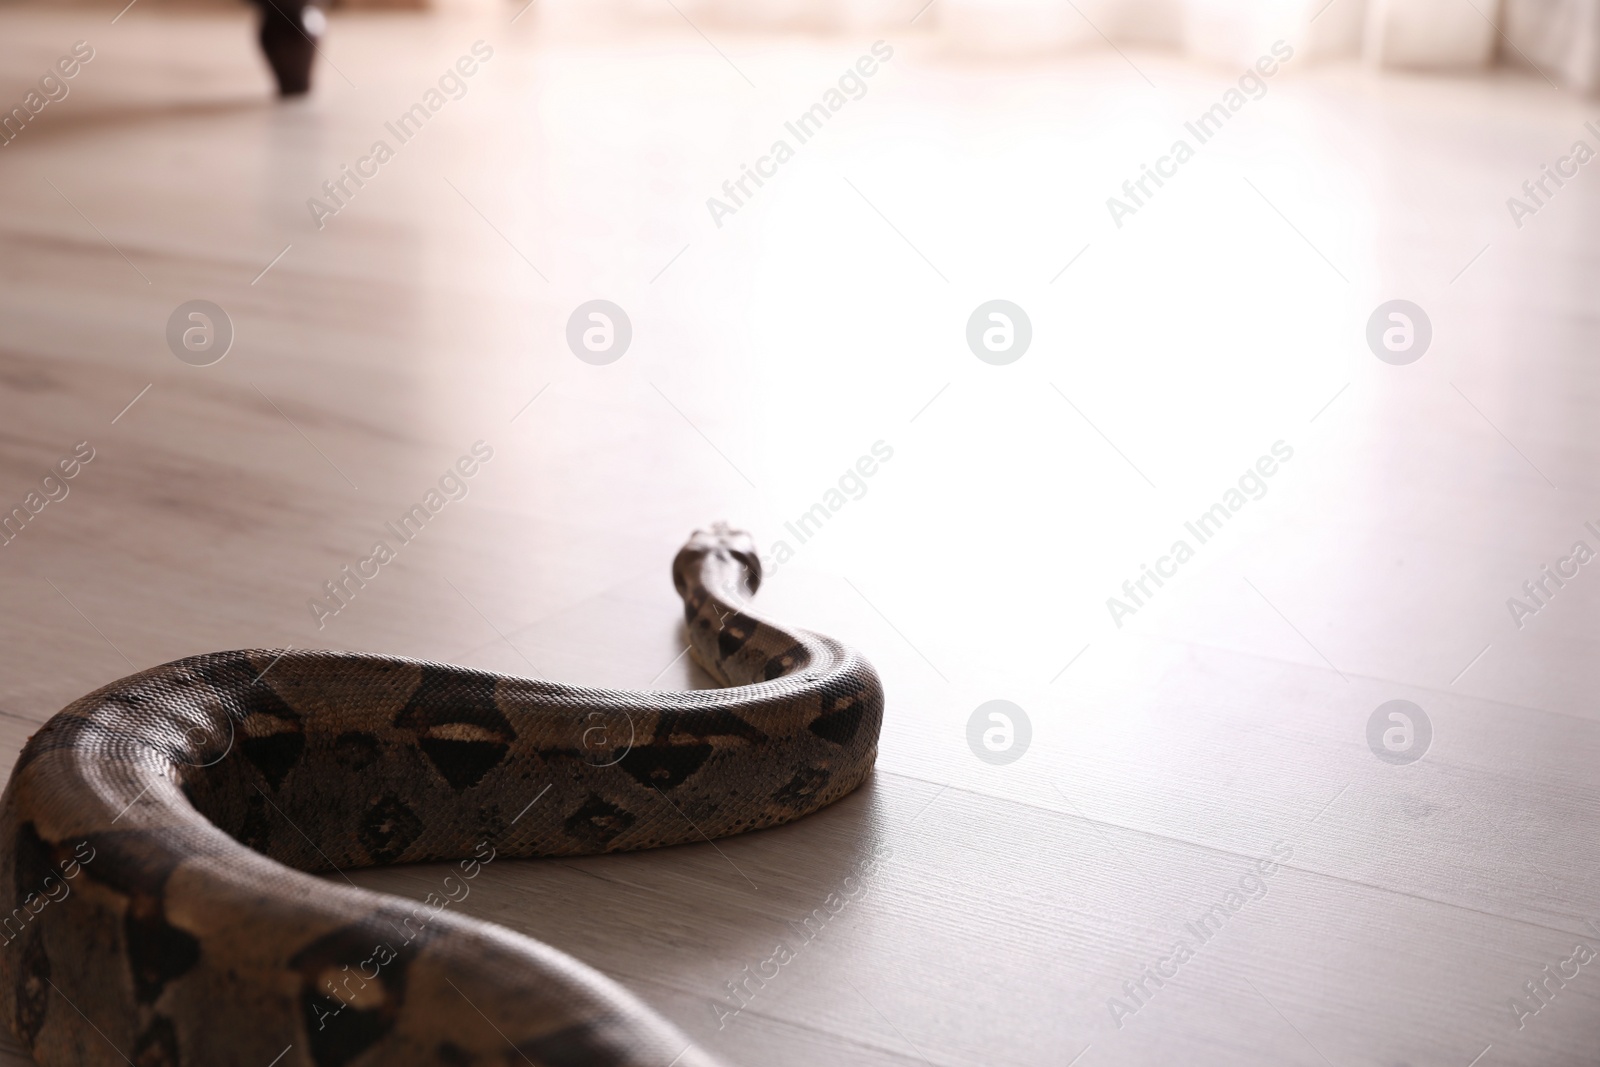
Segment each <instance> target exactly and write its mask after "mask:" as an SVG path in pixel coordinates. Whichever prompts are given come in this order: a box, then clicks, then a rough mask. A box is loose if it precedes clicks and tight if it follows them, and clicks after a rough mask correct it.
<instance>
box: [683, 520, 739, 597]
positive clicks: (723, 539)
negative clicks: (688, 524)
mask: <svg viewBox="0 0 1600 1067" xmlns="http://www.w3.org/2000/svg"><path fill="white" fill-rule="evenodd" d="M741 583H742V584H743V585H744V586H745V588H747V589H748V590H749V591H750V592H751V593H754V592H755V591H756V590H757V589H758V588H760V586H761V556H760V554H759V553H758V552H757V551H756V540H755V538H753V537H751V536H750V535H749V534H748V533H746V532H745V531H743V530H735V529H734V528H733V527H731V526H729V525H728V524H727V523H725V522H715V523H712V524H711V526H710V527H709V528H707V529H703V530H696V531H695V532H694V533H692V534H690V535H689V540H688V541H687V542H685V543H684V546H683V547H682V548H681V549H679V550H678V556H677V558H676V559H674V560H673V561H672V584H673V585H675V586H677V589H678V593H679V595H682V594H683V593H685V592H686V591H687V590H689V589H690V588H693V587H695V586H699V587H701V588H704V589H713V590H714V589H718V588H725V587H727V586H729V585H731V586H732V587H733V588H738V587H739V585H740V584H741Z"/></svg>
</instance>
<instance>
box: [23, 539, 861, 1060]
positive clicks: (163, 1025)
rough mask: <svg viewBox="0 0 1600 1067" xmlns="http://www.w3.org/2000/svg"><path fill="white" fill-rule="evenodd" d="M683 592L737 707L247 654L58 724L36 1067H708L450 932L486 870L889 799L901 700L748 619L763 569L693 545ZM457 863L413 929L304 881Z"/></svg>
mask: <svg viewBox="0 0 1600 1067" xmlns="http://www.w3.org/2000/svg"><path fill="white" fill-rule="evenodd" d="M673 580H674V583H675V584H676V586H677V589H678V592H679V594H680V595H681V596H682V597H683V602H684V610H685V615H686V617H687V619H688V624H689V633H690V637H691V641H692V646H693V649H694V652H695V655H696V658H697V659H698V660H699V661H700V662H701V664H702V665H703V666H705V667H706V669H707V670H708V671H709V672H710V673H711V674H712V675H713V676H714V677H715V678H717V679H718V680H719V681H721V682H722V683H723V684H725V685H727V686H729V687H730V688H726V689H719V690H700V691H693V692H640V693H626V692H619V691H611V690H601V689H585V688H579V687H574V686H565V685H558V684H554V683H550V682H544V681H532V680H528V679H524V678H516V677H510V676H506V675H496V674H488V673H484V672H481V671H474V670H468V669H466V668H462V667H452V666H443V665H439V664H433V663H423V662H418V661H415V660H407V659H399V658H389V657H383V656H372V655H364V654H359V653H340V652H287V653H277V652H270V651H251V652H223V653H216V654H213V655H205V656H196V657H193V658H191V659H185V660H179V661H178V662H176V663H169V664H167V665H165V666H162V667H156V668H153V669H151V670H147V671H144V672H142V673H140V674H136V675H133V676H132V677H129V678H125V679H123V680H122V681H119V682H116V683H113V684H112V685H109V686H106V687H105V688H104V689H101V690H99V691H98V692H95V693H92V694H90V695H89V696H86V697H84V698H83V699H81V700H79V701H77V702H75V703H74V704H72V705H71V706H69V707H68V708H66V709H65V710H64V711H62V712H61V713H60V714H58V715H57V716H55V717H54V718H53V719H51V720H50V721H49V722H48V723H46V724H45V726H44V727H43V728H42V729H41V730H39V732H38V733H36V734H35V735H34V736H33V737H32V738H31V739H30V740H29V742H28V744H27V746H26V747H25V748H24V750H23V752H22V755H21V757H20V758H19V759H18V761H17V765H16V768H15V769H14V770H13V772H12V776H11V782H10V784H9V786H8V787H7V789H6V791H5V795H4V798H3V799H0V841H3V842H4V843H5V846H6V847H5V848H4V854H3V856H0V941H4V942H5V943H4V944H0V1010H3V1011H4V1013H5V1018H6V1020H7V1022H8V1023H9V1024H10V1026H11V1029H12V1032H13V1033H15V1034H16V1035H17V1037H18V1038H19V1039H20V1040H21V1041H22V1043H23V1044H24V1045H25V1046H26V1047H27V1048H29V1049H31V1050H32V1052H33V1055H34V1057H35V1058H36V1059H37V1060H38V1062H39V1063H41V1064H43V1065H44V1067H77V1065H96V1067H98V1065H102V1064H103V1065H107V1067H111V1065H121V1064H125V1063H132V1064H135V1065H137V1067H168V1065H170V1067H176V1065H193V1067H229V1065H238V1067H268V1065H269V1064H275V1065H276V1067H376V1065H380V1064H382V1065H385V1067H393V1065H412V1064H437V1065H445V1067H466V1065H481V1067H488V1065H495V1067H508V1065H519V1067H520V1065H524V1064H534V1065H537V1067H547V1065H549V1067H576V1065H583V1067H712V1065H713V1064H714V1062H715V1061H714V1060H713V1059H712V1057H711V1056H710V1055H709V1054H707V1053H706V1052H705V1051H704V1050H702V1049H701V1048H699V1047H698V1046H695V1045H693V1044H691V1042H690V1041H689V1040H688V1039H687V1038H685V1037H684V1036H683V1035H682V1034H680V1033H679V1032H678V1031H677V1030H675V1029H674V1028H673V1027H672V1026H670V1025H669V1024H667V1023H666V1022H664V1021H662V1020H661V1019H660V1018H659V1017H657V1016H656V1015H654V1014H653V1013H652V1012H651V1011H650V1010H649V1009H648V1008H646V1007H645V1006H644V1005H643V1004H642V1003H640V1002H639V1001H638V999H636V998H635V997H633V996H632V995H631V994H629V993H627V992H626V991H625V990H623V989H622V988H620V987H619V986H617V985H616V984H615V983H613V982H611V981H610V980H609V979H607V978H605V977H603V976H602V975H600V974H598V973H597V972H595V971H593V970H591V969H590V968H588V967H586V966H584V965H583V964H581V963H579V962H577V961H576V960H573V959H572V958H570V957H568V956H566V955H564V954H562V953H560V952H557V951H555V950H554V949H552V948H550V947H548V946H546V945H543V944H540V943H538V942H536V941H533V940H531V939H529V938H526V937H522V936H520V935H517V934H514V933H512V932H510V931H508V930H505V929H503V928H501V927H498V926H494V925H491V924H489V923H484V922H479V921H477V920H473V919H469V918H466V917H464V916H463V915H461V914H459V912H457V911H453V910H450V908H449V900H451V899H460V897H458V896H457V894H460V893H462V892H463V890H462V888H461V887H464V886H465V885H466V883H467V882H468V881H470V879H471V878H473V877H475V876H476V875H477V874H478V873H480V872H481V870H482V866H481V864H482V862H490V861H493V860H495V859H497V858H505V857H528V856H556V855H574V854H580V853H594V852H614V851H620V850H625V849H640V848H652V847H655V846H658V845H671V844H678V843H681V842H688V841H699V840H704V839H705V837H711V838H716V837H722V836H725V835H728V834H735V833H740V832H742V831H745V830H752V829H756V828H758V827H764V826H773V825H776V824H778V823H782V822H787V821H789V820H790V819H795V818H798V817H799V816H802V815H805V814H807V813H809V812H811V811H815V810H816V809H818V808H820V807H822V806H823V805H826V804H829V803H831V802H833V801H835V800H837V799H839V798H840V797H842V796H844V795H845V794H847V793H849V792H850V791H851V790H853V789H854V788H856V786H857V785H859V784H860V783H861V782H862V781H863V780H864V779H865V777H866V776H867V774H868V773H869V772H870V771H871V768H872V763H873V759H874V758H875V756H876V754H877V741H878V728H879V724H880V722H881V720H882V713H883V690H882V687H881V684H880V682H879V680H878V676H877V674H876V673H875V672H874V671H873V669H872V666H871V665H870V664H868V663H867V662H866V661H865V660H864V659H862V658H861V657H860V656H858V655H857V654H855V653H854V652H852V651H850V650H849V649H847V648H845V647H843V646H841V645H839V644H838V643H836V642H834V641H832V640H830V639H828V638H826V637H821V636H818V635H816V634H811V633H807V632H804V631H800V630H790V629H786V628H783V627H779V626H775V625H773V624H772V623H769V622H765V621H763V620H760V619H757V618H756V617H754V616H752V615H749V614H747V613H745V611H744V609H743V606H742V603H743V595H742V593H743V591H744V589H745V588H747V589H748V591H749V592H754V589H755V586H756V585H757V584H758V583H759V581H760V564H759V561H758V560H757V558H756V555H755V552H754V548H753V545H752V544H751V543H750V541H749V538H748V537H746V536H745V535H743V534H739V533H735V532H733V531H729V530H728V529H726V528H725V527H721V526H719V527H716V528H714V529H712V530H709V531H701V532H699V533H697V534H695V536H694V537H693V538H691V539H690V541H689V543H688V544H687V545H685V546H684V548H683V550H682V551H681V552H679V554H678V556H677V559H676V560H675V561H674V564H673ZM702 835H704V837H703V836H702ZM439 860H449V861H457V862H456V864H455V866H454V867H453V868H452V873H451V875H450V876H449V877H446V878H444V879H442V884H441V893H439V894H436V895H434V896H430V897H429V899H428V901H427V902H425V903H420V904H419V903H417V902H415V901H411V900H405V899H401V898H398V897H392V896H385V895H382V894H378V893H372V892H367V891H365V890H361V889H357V888H355V887H354V886H351V885H349V884H346V883H343V882H340V881H337V880H336V877H335V879H326V878H316V877H312V876H311V875H310V874H308V873H303V872H312V871H322V872H330V871H336V870H344V869H348V868H351V867H365V866H371V865H375V864H389V863H412V862H420V861H439ZM286 1050H287V1051H286ZM280 1055H281V1058H276V1057H280ZM275 1058H276V1059H275Z"/></svg>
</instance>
